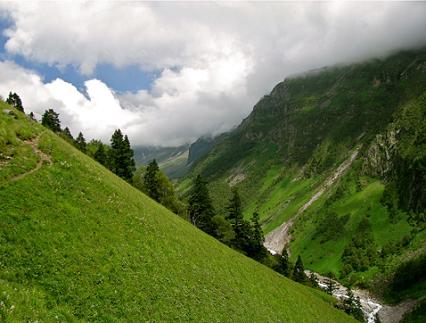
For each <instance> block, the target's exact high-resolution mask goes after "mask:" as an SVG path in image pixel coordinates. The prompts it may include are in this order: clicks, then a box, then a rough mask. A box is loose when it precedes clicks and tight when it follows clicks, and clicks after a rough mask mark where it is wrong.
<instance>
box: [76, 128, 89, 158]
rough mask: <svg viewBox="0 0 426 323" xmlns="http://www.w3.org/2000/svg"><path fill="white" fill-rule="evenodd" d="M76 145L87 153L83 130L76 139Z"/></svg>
mask: <svg viewBox="0 0 426 323" xmlns="http://www.w3.org/2000/svg"><path fill="white" fill-rule="evenodd" d="M75 146H76V147H77V148H78V149H79V150H81V151H82V152H84V153H86V149H87V144H86V139H84V136H83V134H82V133H81V132H80V133H79V134H78V136H77V138H76V139H75Z"/></svg>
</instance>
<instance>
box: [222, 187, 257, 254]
mask: <svg viewBox="0 0 426 323" xmlns="http://www.w3.org/2000/svg"><path fill="white" fill-rule="evenodd" d="M227 210H228V216H227V219H228V221H229V222H230V223H231V224H232V228H233V229H234V232H235V238H234V240H233V245H234V246H235V247H236V248H238V249H240V250H242V251H244V252H245V253H246V254H247V255H249V256H251V254H250V252H251V237H252V232H253V228H252V226H251V224H250V223H249V222H248V221H246V220H244V217H243V210H242V204H241V198H240V194H239V193H238V190H237V189H236V188H234V189H232V197H231V199H230V200H229V204H228V206H227Z"/></svg>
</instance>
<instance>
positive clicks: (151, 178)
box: [143, 159, 160, 202]
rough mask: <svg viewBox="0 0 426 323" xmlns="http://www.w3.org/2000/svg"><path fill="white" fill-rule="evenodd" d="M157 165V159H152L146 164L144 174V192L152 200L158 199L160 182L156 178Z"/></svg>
mask: <svg viewBox="0 0 426 323" xmlns="http://www.w3.org/2000/svg"><path fill="white" fill-rule="evenodd" d="M159 170H160V169H159V167H158V164H157V161H156V160H155V159H153V160H152V161H151V162H150V163H149V164H148V166H147V168H146V172H145V175H144V178H143V179H144V187H145V190H146V193H147V194H148V196H149V197H151V198H152V199H153V200H155V201H157V202H159V201H160V183H159V178H158V172H159Z"/></svg>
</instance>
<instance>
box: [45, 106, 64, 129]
mask: <svg viewBox="0 0 426 323" xmlns="http://www.w3.org/2000/svg"><path fill="white" fill-rule="evenodd" d="M41 124H42V125H43V126H45V127H46V128H49V129H50V130H52V131H53V132H60V131H61V122H60V120H59V113H56V112H55V111H54V110H53V109H48V110H46V111H45V112H44V114H43V116H42V118H41Z"/></svg>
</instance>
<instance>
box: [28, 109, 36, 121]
mask: <svg viewBox="0 0 426 323" xmlns="http://www.w3.org/2000/svg"><path fill="white" fill-rule="evenodd" d="M28 116H29V117H30V119H31V120H33V121H36V118H35V116H34V113H33V112H32V111H31V112H30V114H29V115H28Z"/></svg>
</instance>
